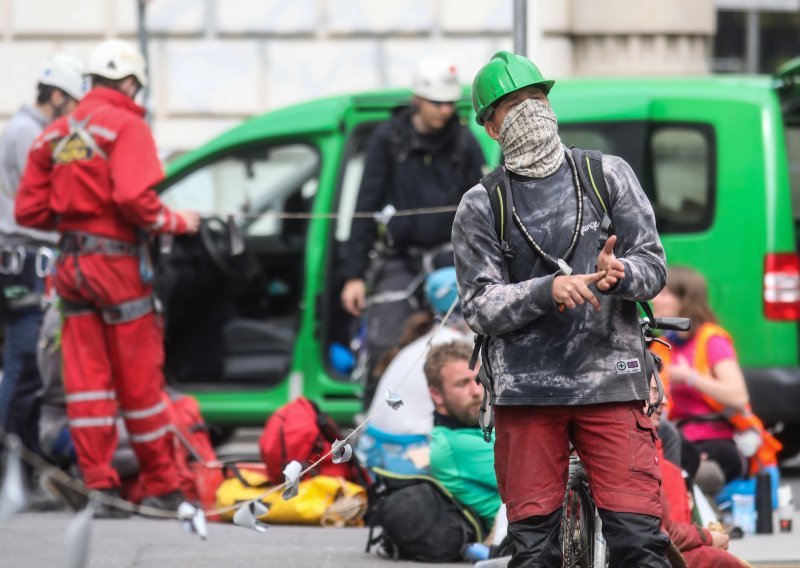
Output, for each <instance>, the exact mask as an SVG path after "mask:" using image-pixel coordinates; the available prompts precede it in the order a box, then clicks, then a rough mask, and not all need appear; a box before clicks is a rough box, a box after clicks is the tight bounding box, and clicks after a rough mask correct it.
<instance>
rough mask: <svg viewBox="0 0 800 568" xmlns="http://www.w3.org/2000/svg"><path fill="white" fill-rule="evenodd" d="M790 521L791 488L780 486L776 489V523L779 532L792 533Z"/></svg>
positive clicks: (791, 513)
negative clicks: (778, 526)
mask: <svg viewBox="0 0 800 568" xmlns="http://www.w3.org/2000/svg"><path fill="white" fill-rule="evenodd" d="M792 520H794V500H793V499H792V486H791V485H781V486H780V488H779V489H778V522H779V524H780V531H781V532H783V533H790V532H792Z"/></svg>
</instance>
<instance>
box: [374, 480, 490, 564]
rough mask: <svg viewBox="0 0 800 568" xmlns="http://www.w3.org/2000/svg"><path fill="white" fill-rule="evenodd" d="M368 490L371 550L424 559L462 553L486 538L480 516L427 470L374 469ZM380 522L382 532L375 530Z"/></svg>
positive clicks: (449, 557) (453, 557)
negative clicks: (420, 472) (416, 472)
mask: <svg viewBox="0 0 800 568" xmlns="http://www.w3.org/2000/svg"><path fill="white" fill-rule="evenodd" d="M373 472H374V474H375V477H376V480H375V484H374V485H373V486H372V487H371V488H370V490H369V511H368V512H367V519H368V522H369V539H368V540H367V548H366V552H370V550H371V549H372V547H373V546H377V548H376V551H377V553H378V556H381V557H383V558H387V559H392V560H398V559H404V560H417V561H420V562H452V561H456V560H462V559H463V551H464V548H465V547H466V546H467V545H468V544H470V543H473V542H479V541H482V540H483V539H484V538H485V535H484V528H483V526H482V524H481V522H480V520H479V518H478V517H477V516H476V515H475V514H473V513H472V512H471V511H470V510H469V508H467V507H465V506H463V505H461V504H460V503H458V501H456V500H455V499H454V498H453V496H452V495H451V494H450V492H449V491H447V489H445V488H444V486H442V484H440V483H439V482H438V481H436V480H435V479H434V478H432V477H429V476H427V475H402V474H397V473H392V472H390V471H386V470H383V469H379V468H375V469H373ZM378 526H380V527H381V533H380V534H379V535H377V536H373V535H374V532H375V528H376V527H378Z"/></svg>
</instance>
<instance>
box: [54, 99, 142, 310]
mask: <svg viewBox="0 0 800 568" xmlns="http://www.w3.org/2000/svg"><path fill="white" fill-rule="evenodd" d="M101 108H102V107H101ZM93 115H94V113H90V114H89V115H88V116H86V117H85V118H83V119H82V120H77V119H76V118H75V117H74V116H69V117H68V118H67V121H68V124H69V132H67V134H66V136H64V137H63V138H62V139H61V140H59V141H58V143H57V144H56V145H55V146H54V147H53V151H52V156H53V160H54V161H55V159H56V157H57V156H58V155H59V154H60V153H61V152H62V151H63V150H64V149H65V148H66V146H67V144H68V143H69V141H70V140H73V139H74V138H75V137H77V138H78V139H80V140H81V141H82V142H83V143H84V144H86V147H87V148H88V149H89V151H90V152H92V153H93V154H95V155H97V156H99V157H101V158H102V159H103V160H108V156H107V155H106V153H105V152H104V151H103V150H102V148H100V146H99V145H98V144H97V141H96V140H95V139H94V136H92V133H91V129H92V127H89V126H88V125H89V121H90V120H91V119H92V116H93ZM59 247H60V249H61V253H62V254H64V255H68V256H71V257H72V258H73V261H74V263H75V267H76V274H77V275H78V278H79V279H80V278H81V276H80V274H81V273H80V268H79V266H78V256H79V255H83V254H97V253H100V254H107V255H125V256H134V257H140V273H141V274H142V275H144V274H145V273H150V274H152V270H151V268H152V267H151V266H150V257H149V254H148V251H147V249H146V244H144V243H143V244H142V245H141V246H139V247H137V246H135V245H132V244H130V243H127V242H124V241H119V240H116V239H110V238H108V237H100V236H97V235H92V234H89V233H83V232H79V231H71V232H68V233H65V234H64V235H63V236H62V238H61V242H60V243H59ZM154 308H155V305H154V301H153V297H152V296H149V295H148V296H145V297H142V298H136V299H134V300H130V301H128V302H123V303H121V304H116V305H113V306H103V307H102V308H95V307H94V306H93V305H92V304H90V303H88V302H76V301H72V300H67V299H64V298H62V309H63V313H64V316H65V317H68V316H71V315H80V314H84V313H88V312H92V311H98V312H99V313H100V316H101V317H102V318H103V321H104V322H105V323H107V324H118V323H125V322H128V321H132V320H135V319H138V318H140V317H142V316H145V315H147V314H149V313H150V312H152V311H153V310H154Z"/></svg>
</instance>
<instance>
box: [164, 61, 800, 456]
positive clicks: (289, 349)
mask: <svg viewBox="0 0 800 568" xmlns="http://www.w3.org/2000/svg"><path fill="white" fill-rule="evenodd" d="M798 68H800V64H798V65H793V64H790V65H787V66H784V69H782V73H781V74H780V75H779V76H777V77H776V78H769V77H734V76H719V77H707V78H679V79H674V78H669V79H667V78H664V79H641V78H627V79H599V80H588V79H574V80H562V81H559V82H558V83H557V84H556V86H555V88H554V89H553V91H552V93H551V102H552V105H553V107H554V109H555V111H556V114H557V115H558V117H559V122H560V128H561V135H562V139H563V140H564V142H565V143H567V144H575V145H576V146H579V147H583V148H597V149H600V150H602V151H604V152H606V153H610V154H617V155H620V156H622V157H623V158H625V159H626V160H627V161H628V162H629V163H630V164H631V166H632V167H633V169H634V170H635V171H636V173H637V175H638V176H639V179H640V181H641V183H642V186H643V187H644V189H645V191H646V192H647V194H648V195H649V197H650V199H651V201H652V203H653V206H654V209H655V212H656V216H657V220H658V224H659V229H660V231H661V234H662V237H663V240H664V244H665V247H666V249H667V257H668V261H669V262H670V263H671V264H683V265H690V266H694V267H696V268H697V269H699V270H700V271H701V272H702V273H703V274H705V276H706V277H707V279H708V281H709V286H710V292H711V297H712V302H713V305H714V307H715V309H716V311H717V313H718V314H719V316H720V319H721V323H722V325H724V326H725V327H726V328H727V329H729V330H730V332H731V333H732V334H733V337H734V339H735V341H736V347H737V350H738V353H739V356H740V359H741V363H742V366H743V368H744V369H745V373H746V376H747V381H748V385H749V387H750V392H751V398H752V402H753V406H754V409H755V411H756V412H757V413H758V414H759V415H760V416H762V418H764V419H765V420H766V421H767V422H769V423H777V422H782V423H783V424H784V432H783V436H782V437H783V438H784V440H785V441H787V442H790V443H789V444H788V445H789V446H792V448H791V449H794V448H795V447H796V445H797V443H798V442H800V413H799V412H798V410H797V406H795V405H797V404H800V353H799V352H798V350H799V349H800V346H799V345H798V341H799V340H800V333H798V332H799V329H798V321H800V259H799V258H798V255H797V248H796V245H797V239H796V220H797V218H798V213H795V211H796V209H795V207H793V193H794V194H795V195H794V197H798V198H800V105H798V104H797V103H798V102H800V98H797V99H795V98H793V97H794V96H795V95H796V93H795V91H794V77H795V73H796V72H797V69H798ZM465 94H466V93H465ZM409 101H410V93H409V92H408V91H404V90H389V91H382V92H374V93H366V94H356V95H348V96H339V97H331V98H326V99H321V100H316V101H311V102H306V103H302V104H297V105H295V106H291V107H288V108H284V109H280V110H276V111H273V112H269V113H266V114H264V115H262V116H258V117H255V118H253V119H251V120H248V121H246V122H244V123H243V124H241V125H239V126H237V127H235V128H233V129H232V130H230V131H228V132H226V133H224V134H223V135H221V136H219V137H218V138H216V139H214V140H212V141H211V142H209V143H207V144H205V145H203V146H202V147H200V148H198V149H197V150H195V151H193V152H191V153H189V154H186V155H184V156H182V157H181V158H179V159H178V160H176V161H174V162H173V163H172V164H170V166H169V167H168V177H167V179H166V180H165V182H164V183H163V185H162V187H161V188H160V191H161V195H162V198H163V199H164V200H165V202H166V203H167V204H169V205H170V206H172V207H177V208H193V209H197V210H199V211H200V212H201V213H202V214H203V215H204V216H207V217H214V219H212V221H211V222H209V223H208V224H207V226H206V230H205V231H204V232H203V235H201V237H202V238H201V239H190V238H186V237H183V238H176V239H175V242H174V245H173V247H172V250H171V251H169V252H168V254H165V255H164V256H163V257H162V261H163V262H162V263H161V266H162V273H165V274H166V277H165V278H162V296H164V298H165V302H166V305H167V309H168V313H169V315H170V318H169V320H168V321H169V327H168V329H167V353H168V355H167V371H168V375H169V376H170V379H171V380H172V381H173V383H177V386H180V387H182V388H184V389H186V390H189V391H191V392H193V393H194V394H196V395H197V397H198V399H199V400H200V403H201V405H202V409H203V412H204V415H205V416H206V418H207V420H209V421H210V422H212V423H215V424H220V425H240V424H261V423H263V421H264V419H265V417H266V416H267V415H269V414H270V413H271V412H273V411H274V410H275V409H277V408H278V407H279V406H281V405H282V404H284V403H285V402H287V401H288V400H290V399H291V398H293V397H295V396H297V395H300V394H304V395H306V396H308V397H310V398H312V399H314V400H316V401H317V402H318V403H319V404H320V406H321V408H322V409H323V410H324V411H326V412H328V413H329V414H331V415H332V416H333V417H334V418H335V419H337V420H340V421H343V422H347V421H348V420H351V419H352V416H353V415H354V414H355V413H356V412H357V411H358V410H359V409H360V408H359V407H360V402H359V394H360V390H361V388H360V385H358V384H357V383H354V382H352V381H351V379H350V377H349V376H348V375H346V374H343V373H340V372H337V371H336V370H335V368H334V365H333V364H332V361H331V356H332V350H331V348H332V346H333V345H334V344H340V345H348V344H349V341H350V339H351V337H352V335H353V333H354V330H355V322H353V321H352V320H351V318H350V317H349V316H347V315H346V314H345V313H344V312H343V311H342V310H341V308H340V306H339V288H340V283H338V282H337V281H336V267H337V257H338V254H339V253H340V248H341V247H340V245H341V243H342V242H343V241H345V240H346V239H347V238H348V234H349V229H350V222H351V219H352V213H353V210H354V207H355V197H356V194H357V191H358V187H359V183H360V180H361V176H362V172H363V168H364V149H365V148H364V147H365V143H366V140H367V138H368V136H369V134H370V132H371V131H372V129H373V128H374V127H375V126H376V125H377V124H378V123H380V122H382V121H385V120H387V119H388V118H389V117H390V116H391V115H392V113H393V112H395V111H396V110H397V109H398V108H400V107H403V106H405V105H407V104H409ZM458 106H459V112H460V113H461V115H462V116H463V117H464V118H465V121H466V123H467V124H469V125H470V127H471V128H473V129H474V132H475V133H476V135H477V136H478V139H479V141H480V142H481V145H482V147H483V149H484V151H485V153H486V156H487V158H488V161H489V162H490V163H492V164H494V163H497V161H498V159H499V150H498V148H497V145H496V144H495V143H494V142H493V141H491V140H490V139H489V138H488V137H487V136H486V135H485V134H484V133H483V131H482V130H480V129H479V128H478V127H477V126H476V125H475V123H474V121H473V120H472V109H471V105H470V104H469V101H468V97H467V96H465V97H464V99H463V100H462V101H461V102H460V103H459V105H458ZM790 164H791V165H792V166H791V167H790ZM476 181H477V180H476ZM796 202H797V200H795V203H796ZM276 214H280V216H278V215H276ZM231 215H232V216H233V217H229V216H231ZM233 219H235V222H234V221H233ZM198 241H200V242H201V243H202V246H198V245H197V242H198ZM242 250H244V252H243V253H241V251H242ZM239 253H241V254H239ZM163 282H166V283H165V284H164V283H163ZM788 449H789V448H787V450H788Z"/></svg>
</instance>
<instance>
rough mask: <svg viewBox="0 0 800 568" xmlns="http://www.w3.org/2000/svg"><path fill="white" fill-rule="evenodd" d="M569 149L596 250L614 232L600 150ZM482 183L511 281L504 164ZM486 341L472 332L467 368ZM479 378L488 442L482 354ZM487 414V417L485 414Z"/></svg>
mask: <svg viewBox="0 0 800 568" xmlns="http://www.w3.org/2000/svg"><path fill="white" fill-rule="evenodd" d="M568 151H569V152H570V153H571V154H572V158H573V160H574V162H575V168H576V169H577V172H578V179H579V180H580V184H581V188H582V189H583V192H584V193H585V194H586V196H587V197H588V198H589V201H590V202H591V204H592V207H593V208H594V209H595V211H596V212H597V214H598V215H599V216H600V218H601V222H600V228H599V233H600V238H599V247H598V250H600V249H602V248H603V246H605V244H606V240H607V239H608V237H610V236H611V235H613V234H614V224H613V222H612V221H611V198H610V196H609V193H608V185H607V184H606V178H605V175H604V174H603V154H602V152H600V151H598V150H581V149H580V148H574V147H573V148H570V149H569V150H568ZM481 185H482V186H483V187H484V189H485V190H486V192H487V193H488V195H489V204H490V205H491V207H492V213H493V215H494V229H495V233H496V234H497V240H498V241H499V242H500V250H501V252H502V253H503V266H502V272H503V281H504V282H506V283H511V279H510V278H509V274H508V265H509V262H510V261H511V259H512V258H514V254H515V252H516V251H515V250H514V247H513V246H512V245H510V244H509V243H508V241H506V227H508V225H509V219H510V218H511V215H510V212H511V211H512V210H513V208H514V200H513V196H512V194H511V182H510V180H509V178H508V174H507V173H506V171H505V167H504V166H503V165H500V166H498V167H496V168H495V169H494V170H493V171H491V172H489V173H488V174H486V175H485V176H484V177H483V178H482V179H481ZM545 260H546V262H548V264H551V265H554V264H555V263H556V261H555V259H552V258H546V259H545ZM639 305H640V306H641V308H642V310H643V311H644V313H645V314H646V315H647V317H648V318H649V319H650V321H653V313H652V311H651V309H650V306H649V305H648V303H647V302H639ZM485 342H486V336H484V335H476V336H475V349H474V350H473V351H472V357H471V358H470V362H469V368H470V369H473V370H474V369H475V364H476V363H477V361H478V356H479V355H480V353H481V348H482V347H483V346H484V344H485ZM478 380H479V382H480V383H481V385H482V386H483V388H484V394H483V404H482V405H481V413H480V417H479V423H480V427H481V430H483V437H484V439H485V440H486V441H487V442H489V441H491V439H492V430H493V429H494V413H493V412H492V411H491V409H490V403H489V398H490V393H491V390H492V385H491V376H490V370H489V367H488V364H487V361H486V360H485V358H484V360H483V364H482V365H481V369H480V371H479V373H478ZM486 414H488V415H489V417H488V419H487V418H486Z"/></svg>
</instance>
